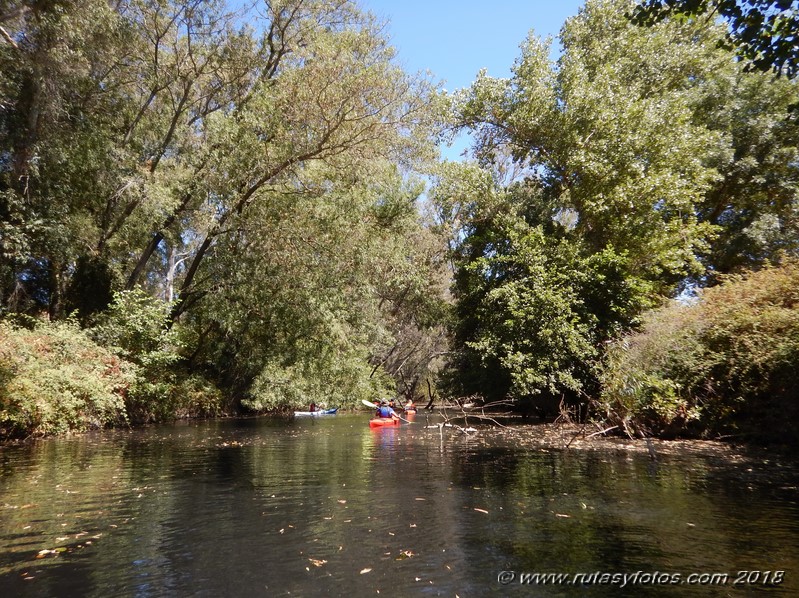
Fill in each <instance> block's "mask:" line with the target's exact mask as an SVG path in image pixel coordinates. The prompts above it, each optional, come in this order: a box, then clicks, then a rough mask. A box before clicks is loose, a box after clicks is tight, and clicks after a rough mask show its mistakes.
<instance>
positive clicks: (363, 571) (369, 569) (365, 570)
mask: <svg viewBox="0 0 799 598" xmlns="http://www.w3.org/2000/svg"><path fill="white" fill-rule="evenodd" d="M371 570H372V569H371V568H370V567H367V568H366V569H361V575H363V574H364V573H369V571H371Z"/></svg>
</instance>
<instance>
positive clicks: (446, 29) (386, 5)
mask: <svg viewBox="0 0 799 598" xmlns="http://www.w3.org/2000/svg"><path fill="white" fill-rule="evenodd" d="M359 2H360V4H361V6H362V7H363V8H365V9H368V10H370V11H371V12H373V13H374V14H376V15H377V16H379V17H381V18H383V19H385V20H388V21H390V22H389V24H388V31H387V34H388V36H389V37H390V39H391V43H392V45H393V46H394V47H395V48H397V50H398V54H399V55H398V60H399V63H400V64H402V65H403V66H404V67H405V70H407V71H410V72H417V71H426V70H429V71H430V72H431V73H432V74H433V75H434V80H437V81H441V80H443V81H444V87H445V88H446V89H448V90H450V91H454V90H455V89H459V88H461V87H468V86H469V85H470V84H471V82H472V81H473V80H474V78H475V75H476V74H477V72H478V71H479V70H480V69H481V68H485V69H487V71H488V74H489V75H491V76H492V77H507V76H509V75H510V68H511V66H513V61H514V60H515V59H516V58H517V57H518V56H519V46H520V45H521V43H522V42H523V41H524V39H525V38H526V37H527V34H528V33H529V32H530V30H533V31H534V32H535V34H536V35H538V36H539V37H546V36H548V35H551V36H552V37H553V38H554V37H556V36H557V34H558V32H559V31H560V28H561V26H562V25H563V23H564V21H565V20H566V19H567V18H569V17H571V16H574V15H576V14H577V11H578V10H579V8H580V6H582V5H583V3H584V0H494V2H485V1H482V2H474V1H472V0H461V1H460V2H459V1H457V0H359ZM554 49H557V42H555V44H554ZM465 144H466V140H460V141H458V142H457V143H456V144H455V146H454V147H453V148H449V149H447V148H442V153H443V154H444V156H445V157H447V158H450V159H456V158H457V157H458V154H460V152H461V151H462V149H463V147H464V145H465Z"/></svg>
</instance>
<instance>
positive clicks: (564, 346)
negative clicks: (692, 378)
mask: <svg viewBox="0 0 799 598" xmlns="http://www.w3.org/2000/svg"><path fill="white" fill-rule="evenodd" d="M632 8H633V3H632V2H631V1H628V0H592V1H589V2H587V3H586V5H585V6H584V7H583V8H582V9H581V10H580V13H579V14H578V15H577V16H576V17H574V18H572V19H570V20H569V21H567V23H566V24H565V25H564V27H563V29H562V30H561V34H560V41H561V43H562V46H563V52H562V54H561V56H560V58H559V59H558V61H557V63H552V62H551V61H550V59H549V55H550V51H549V42H543V41H541V40H538V39H537V38H535V37H534V36H533V35H531V36H530V37H529V38H528V40H527V41H526V42H525V43H524V44H523V46H522V51H521V55H520V57H519V58H518V59H517V61H516V63H515V65H514V68H513V71H512V76H511V77H510V78H509V79H494V78H491V77H488V76H487V75H486V73H484V72H481V73H480V74H478V77H477V80H476V81H475V83H474V84H473V85H472V87H471V88H469V89H466V90H461V91H459V92H457V93H455V94H453V95H452V96H450V97H449V100H450V101H451V106H452V110H453V119H454V123H455V126H456V127H457V128H461V129H468V130H469V131H470V132H471V133H472V134H473V137H474V139H475V144H474V147H473V152H474V157H475V158H476V162H475V163H473V164H469V165H466V166H457V165H445V166H444V167H442V169H441V170H440V174H439V180H438V181H437V185H436V187H435V188H434V189H433V192H432V194H431V196H432V197H433V199H434V201H435V203H436V206H437V209H438V215H439V218H440V221H441V223H442V226H444V227H447V228H448V229H449V230H450V232H451V236H452V239H453V241H452V244H451V249H452V259H453V262H454V266H455V269H456V270H455V271H456V287H455V297H456V300H457V302H458V304H457V308H456V313H457V324H456V326H455V349H456V351H455V352H454V353H453V355H455V360H454V363H453V365H454V366H455V372H456V374H455V376H454V378H455V381H456V384H455V386H454V387H455V389H456V391H458V392H464V393H466V394H471V393H473V392H479V393H481V394H483V395H484V396H490V397H492V398H499V397H504V396H507V395H509V396H512V397H523V396H525V395H535V394H550V395H559V394H561V393H562V394H563V395H565V396H567V397H568V396H569V395H570V394H571V395H574V394H577V393H586V394H588V395H592V394H594V393H596V392H598V390H599V381H598V380H597V373H598V371H599V364H600V361H601V358H602V355H603V353H604V348H605V345H606V343H607V342H608V341H610V340H612V339H615V338H618V337H619V336H620V335H622V334H624V333H625V331H629V330H630V329H631V328H634V327H635V326H636V325H637V324H638V322H639V318H640V316H641V314H642V313H643V312H644V311H645V310H646V309H649V308H651V307H653V306H655V305H658V304H660V302H661V301H662V298H663V297H664V296H666V297H667V296H676V295H677V294H679V292H680V291H681V290H682V289H684V288H686V287H687V286H692V285H693V286H701V285H709V284H713V283H714V282H715V280H716V277H718V276H720V275H723V274H725V273H729V272H734V271H736V270H738V269H740V268H744V267H758V266H762V265H764V264H767V263H779V261H780V260H781V259H783V257H784V256H791V255H794V256H795V255H796V254H797V250H799V246H797V244H796V243H797V241H796V240H797V238H799V237H797V235H796V231H797V230H799V218H797V215H798V214H799V203H797V202H798V201H799V199H798V198H799V168H797V165H798V164H799V160H798V158H799V153H798V150H797V143H796V139H797V138H798V137H797V131H799V129H797V123H796V121H795V119H793V118H791V105H792V104H795V103H796V102H797V101H799V95H797V87H796V85H795V83H794V82H792V81H790V80H786V79H784V78H783V79H774V78H772V77H767V76H765V75H763V74H761V73H747V72H744V70H743V69H742V67H741V65H740V64H738V63H736V61H735V60H734V59H733V55H732V54H731V52H730V51H729V50H727V49H724V48H720V47H719V46H718V45H717V44H716V43H715V41H716V40H717V39H718V37H719V36H720V35H722V34H723V30H724V29H723V26H721V25H720V24H718V23H714V22H713V21H712V20H711V21H702V22H697V21H696V20H690V19H683V20H679V19H672V20H666V21H664V22H660V23H657V24H653V26H652V27H649V28H642V27H637V26H634V25H632V24H631V23H630V21H629V19H627V18H626V17H625V16H624V14H625V12H629V11H630V10H632ZM719 98H724V101H719ZM458 378H460V382H461V384H460V386H458V384H457V382H458ZM641 384H643V387H642V388H643V390H641V392H642V393H643V394H642V395H641V396H646V397H647V398H646V399H645V402H646V403H647V405H649V407H648V409H651V410H654V411H652V413H660V414H664V415H663V416H664V417H666V416H667V415H668V416H669V417H671V416H673V415H674V414H675V413H678V412H679V413H681V414H682V415H681V417H684V418H686V419H691V418H694V417H695V413H696V412H695V411H693V410H692V406H691V405H683V404H682V403H681V401H682V400H683V398H682V396H681V395H680V392H679V389H678V388H677V387H676V386H675V385H674V384H673V383H672V381H670V380H660V379H655V378H651V377H650V378H647V379H646V381H645V383H643V382H641ZM642 400H643V399H642ZM669 414H671V415H669ZM658 417H660V416H658ZM675 417H676V416H675Z"/></svg>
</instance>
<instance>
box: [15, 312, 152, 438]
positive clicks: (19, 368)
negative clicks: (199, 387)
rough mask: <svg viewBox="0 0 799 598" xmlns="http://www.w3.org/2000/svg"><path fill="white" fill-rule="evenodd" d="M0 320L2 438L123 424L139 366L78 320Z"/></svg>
mask: <svg viewBox="0 0 799 598" xmlns="http://www.w3.org/2000/svg"><path fill="white" fill-rule="evenodd" d="M31 326H32V328H24V327H19V326H14V325H11V324H9V323H6V322H0V439H2V438H12V437H20V436H29V435H36V436H40V435H46V434H55V433H65V432H71V431H82V430H87V429H92V428H99V427H103V426H108V425H113V424H119V423H123V422H124V421H125V419H126V413H125V397H126V394H127V392H128V389H129V388H130V386H131V385H132V384H133V383H134V380H135V378H136V372H137V367H136V366H135V365H134V364H131V363H129V362H127V361H125V360H124V359H120V358H119V357H118V356H117V355H115V354H114V353H112V352H111V351H109V350H108V349H105V348H103V347H100V346H98V345H97V344H96V343H94V342H92V340H91V339H90V338H89V337H88V335H87V334H86V333H85V332H84V331H82V330H80V328H79V326H78V325H77V323H76V322H75V321H72V320H68V321H65V322H58V323H54V324H48V323H38V324H35V323H33V322H31Z"/></svg>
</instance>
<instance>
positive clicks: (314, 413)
mask: <svg viewBox="0 0 799 598" xmlns="http://www.w3.org/2000/svg"><path fill="white" fill-rule="evenodd" d="M336 411H338V407H334V408H333V409H322V410H319V411H295V412H294V417H302V416H309V417H317V416H319V415H335V413H336Z"/></svg>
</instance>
